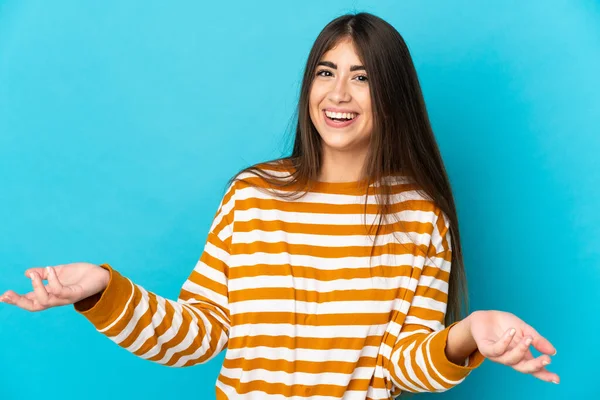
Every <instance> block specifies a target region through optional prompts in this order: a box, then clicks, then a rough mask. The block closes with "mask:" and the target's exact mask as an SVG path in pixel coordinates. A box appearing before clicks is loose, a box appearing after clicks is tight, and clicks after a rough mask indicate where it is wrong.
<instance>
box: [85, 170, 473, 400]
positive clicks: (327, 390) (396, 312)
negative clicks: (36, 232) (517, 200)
mask: <svg viewBox="0 0 600 400" xmlns="http://www.w3.org/2000/svg"><path fill="white" fill-rule="evenodd" d="M263 168H271V170H274V169H273V168H274V167H273V166H272V165H263ZM276 169H277V170H278V171H282V170H281V168H280V167H277V168H276ZM246 177H247V178H248V179H249V180H252V181H254V182H256V183H261V181H260V180H259V178H256V177H251V176H250V175H248V176H246ZM262 184H263V185H264V183H262ZM376 190H377V188H376V187H375V186H372V187H370V188H369V193H370V194H369V195H368V197H367V214H366V218H365V214H364V210H365V208H364V207H365V195H364V191H363V192H361V191H360V189H359V188H358V187H356V185H353V184H351V183H323V182H319V183H317V185H316V186H315V187H314V188H313V190H312V191H311V192H310V193H309V194H307V195H306V196H304V197H303V198H301V199H295V200H294V199H280V198H276V197H274V196H273V195H270V194H268V193H263V192H261V191H259V190H257V189H256V188H253V187H251V186H249V185H247V184H245V183H243V182H236V183H234V184H233V185H231V187H230V188H229V189H228V191H227V193H226V194H225V196H224V197H223V200H222V202H221V204H220V205H219V208H218V211H217V213H216V215H215V218H214V220H213V223H212V225H211V228H210V232H209V234H208V238H207V241H206V245H205V247H204V251H203V253H202V255H201V257H200V259H199V260H198V262H197V264H196V266H195V268H194V270H193V271H192V272H191V274H190V275H189V277H188V279H187V280H186V281H185V283H184V284H183V286H182V288H181V291H180V295H179V298H178V299H177V301H173V300H168V299H165V298H162V297H160V296H158V295H156V294H153V293H150V292H147V291H146V290H144V289H143V288H142V287H140V286H139V285H136V284H134V283H133V282H131V281H130V280H129V279H127V278H126V277H124V276H122V275H121V274H119V273H118V272H117V271H116V270H114V269H113V268H112V267H111V266H110V265H108V264H103V265H102V267H103V268H106V269H107V270H109V271H110V274H111V279H110V283H109V285H108V287H107V288H106V290H105V291H104V292H103V293H102V296H101V297H100V298H99V299H98V300H97V301H96V302H95V303H93V302H92V303H90V301H89V300H88V301H85V302H81V303H78V304H76V305H75V308H76V309H77V310H78V311H79V312H80V313H82V314H83V315H84V316H85V317H86V318H88V319H89V320H90V321H91V322H92V323H93V324H94V326H95V327H96V329H97V330H98V331H99V332H101V333H103V334H104V335H106V336H107V337H108V338H110V339H111V340H113V341H114V342H115V343H117V344H118V345H119V346H122V347H123V348H125V349H127V350H129V351H130V352H132V353H134V354H136V355H137V356H139V357H142V358H145V359H148V360H151V361H154V362H157V363H161V364H164V365H168V366H173V367H185V366H191V365H196V364H202V363H205V362H207V361H209V360H210V359H212V358H213V357H214V356H215V355H217V354H218V353H219V352H221V351H222V350H223V349H225V348H227V352H226V355H225V360H224V363H223V366H222V368H221V373H220V375H219V377H218V379H217V382H216V389H217V399H219V400H222V399H260V400H284V399H286V400H287V399H297V400H300V399H306V398H308V397H310V398H311V399H320V400H333V399H342V398H343V399H346V400H348V399H357V400H358V399H360V400H364V399H389V398H390V397H395V396H397V395H399V394H400V393H401V392H402V391H408V392H437V391H445V390H448V389H449V388H451V387H453V386H455V385H457V384H458V383H460V382H461V381H462V380H463V379H464V378H465V377H466V376H467V375H468V374H469V372H470V371H471V370H472V369H473V368H475V367H477V366H478V365H479V364H480V363H481V362H482V361H483V357H482V356H481V355H480V354H476V355H475V356H474V357H472V358H471V364H470V365H468V364H467V363H465V365H456V364H453V363H451V362H450V361H449V360H447V358H446V356H445V351H444V346H445V343H446V338H447V335H448V329H449V327H445V326H444V315H445V312H446V302H447V293H448V279H449V273H450V267H451V262H450V261H451V254H452V253H451V251H452V248H451V239H450V234H449V229H448V228H449V226H448V219H447V218H446V217H445V215H444V214H443V213H442V212H441V211H440V210H439V208H437V207H436V206H435V204H433V203H432V202H431V201H429V200H427V199H425V198H423V197H422V196H420V195H419V194H418V192H417V191H416V190H415V188H414V187H413V186H412V185H411V184H409V183H407V182H406V181H403V180H401V179H397V180H395V181H394V186H393V193H394V194H393V196H394V205H393V207H392V211H393V212H394V214H395V215H394V216H395V218H396V219H397V220H398V221H400V222H401V224H400V223H398V222H393V221H394V220H392V221H391V222H389V223H387V224H386V225H384V226H383V227H382V230H381V232H380V235H379V237H378V239H377V244H376V246H375V247H374V249H373V250H374V251H373V257H371V258H370V257H369V256H370V254H371V247H372V239H373V237H372V235H371V236H370V235H369V234H372V233H373V230H372V228H368V227H370V225H371V224H372V223H373V222H374V221H375V215H376V212H377V209H376V200H375V197H374V193H375V191H376Z"/></svg>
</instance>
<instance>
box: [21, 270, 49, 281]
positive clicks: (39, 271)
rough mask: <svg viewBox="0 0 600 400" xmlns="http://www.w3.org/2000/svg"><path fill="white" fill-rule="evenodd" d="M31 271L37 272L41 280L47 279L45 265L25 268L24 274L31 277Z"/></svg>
mask: <svg viewBox="0 0 600 400" xmlns="http://www.w3.org/2000/svg"><path fill="white" fill-rule="evenodd" d="M32 272H35V273H36V274H38V276H39V277H40V278H42V279H43V280H46V279H48V276H47V273H48V272H47V270H46V267H35V268H29V269H26V270H25V276H26V277H28V278H31V273H32Z"/></svg>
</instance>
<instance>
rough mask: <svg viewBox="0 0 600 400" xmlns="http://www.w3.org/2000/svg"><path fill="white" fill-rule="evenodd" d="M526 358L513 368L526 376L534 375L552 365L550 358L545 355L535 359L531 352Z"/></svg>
mask: <svg viewBox="0 0 600 400" xmlns="http://www.w3.org/2000/svg"><path fill="white" fill-rule="evenodd" d="M528 353H529V354H528V355H527V356H526V357H525V359H524V360H523V361H522V362H520V363H518V364H515V365H513V368H514V369H516V370H517V371H519V372H522V373H524V374H533V373H534V372H538V371H541V370H542V369H543V368H544V367H546V365H548V364H550V356H549V355H547V354H543V355H541V356H539V357H537V358H533V356H532V355H531V352H528Z"/></svg>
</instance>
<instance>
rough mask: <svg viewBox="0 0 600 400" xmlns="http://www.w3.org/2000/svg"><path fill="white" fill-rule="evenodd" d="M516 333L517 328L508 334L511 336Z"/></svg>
mask: <svg viewBox="0 0 600 400" xmlns="http://www.w3.org/2000/svg"><path fill="white" fill-rule="evenodd" d="M515 332H516V330H515V328H513V329H511V330H510V332H509V333H508V334H509V335H510V336H512V335H514V334H515Z"/></svg>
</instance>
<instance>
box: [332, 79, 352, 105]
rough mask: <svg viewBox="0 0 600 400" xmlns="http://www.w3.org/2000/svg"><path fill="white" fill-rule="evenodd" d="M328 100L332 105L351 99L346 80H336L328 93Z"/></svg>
mask: <svg viewBox="0 0 600 400" xmlns="http://www.w3.org/2000/svg"><path fill="white" fill-rule="evenodd" d="M328 97H329V100H331V101H332V102H334V103H344V102H348V101H350V100H351V99H352V96H350V92H349V91H348V87H347V82H346V79H338V80H336V82H335V85H334V86H333V87H332V88H331V91H330V92H329V96H328Z"/></svg>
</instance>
